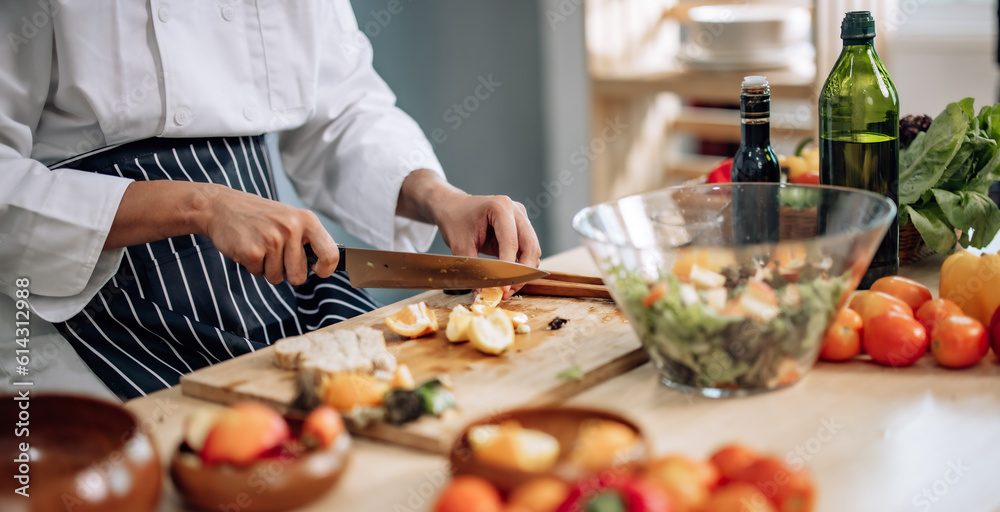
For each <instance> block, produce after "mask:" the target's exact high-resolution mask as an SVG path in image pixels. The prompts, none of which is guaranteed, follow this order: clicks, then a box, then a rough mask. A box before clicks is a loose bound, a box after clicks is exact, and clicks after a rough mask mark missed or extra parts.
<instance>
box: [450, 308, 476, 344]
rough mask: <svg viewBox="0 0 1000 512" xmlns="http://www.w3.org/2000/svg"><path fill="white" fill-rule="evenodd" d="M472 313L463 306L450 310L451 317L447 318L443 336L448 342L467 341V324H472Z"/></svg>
mask: <svg viewBox="0 0 1000 512" xmlns="http://www.w3.org/2000/svg"><path fill="white" fill-rule="evenodd" d="M472 315H473V313H472V312H471V311H469V310H468V309H465V306H462V305H458V306H455V307H454V308H452V310H451V315H449V316H448V327H447V328H445V331H444V333H445V336H446V337H447V338H448V341H450V342H452V343H458V342H462V341H469V324H470V323H471V322H472Z"/></svg>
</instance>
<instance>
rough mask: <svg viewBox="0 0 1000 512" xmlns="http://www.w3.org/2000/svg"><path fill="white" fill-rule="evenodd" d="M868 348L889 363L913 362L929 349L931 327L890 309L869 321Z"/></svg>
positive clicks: (908, 363) (880, 360) (863, 338)
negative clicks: (928, 329) (928, 330)
mask: <svg viewBox="0 0 1000 512" xmlns="http://www.w3.org/2000/svg"><path fill="white" fill-rule="evenodd" d="M862 343H864V347H865V352H867V353H868V355H870V356H872V360H874V361H875V362H877V363H880V364H884V365H886V366H910V365H912V364H913V363H916V362H917V360H918V359H920V357H921V356H923V355H924V354H925V353H927V331H926V330H925V329H924V326H922V325H920V322H918V321H916V319H914V318H913V317H912V316H910V315H906V314H903V313H899V312H898V311H890V312H888V313H883V314H881V315H877V316H874V317H872V318H870V319H869V320H868V321H867V322H865V332H864V336H862Z"/></svg>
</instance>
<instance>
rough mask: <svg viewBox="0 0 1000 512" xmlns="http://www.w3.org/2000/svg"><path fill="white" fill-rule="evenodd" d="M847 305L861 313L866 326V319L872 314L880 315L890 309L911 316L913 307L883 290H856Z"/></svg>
mask: <svg viewBox="0 0 1000 512" xmlns="http://www.w3.org/2000/svg"><path fill="white" fill-rule="evenodd" d="M848 307H850V308H851V309H853V310H854V311H857V312H858V314H859V315H861V320H862V322H864V324H865V327H866V328H867V327H868V320H869V319H871V318H872V317H873V316H878V315H882V314H885V313H888V312H890V311H896V312H898V313H903V314H905V315H907V316H909V317H910V318H913V308H911V307H910V306H909V304H907V303H905V302H903V301H901V300H899V299H897V298H896V297H893V296H892V295H889V294H888V293H884V292H876V291H871V290H865V291H861V292H858V294H857V295H855V296H854V297H852V298H851V302H850V304H849V305H848Z"/></svg>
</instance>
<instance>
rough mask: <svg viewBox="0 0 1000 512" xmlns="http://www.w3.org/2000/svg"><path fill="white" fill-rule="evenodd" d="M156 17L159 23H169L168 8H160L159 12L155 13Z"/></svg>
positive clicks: (165, 6) (167, 6) (164, 6)
mask: <svg viewBox="0 0 1000 512" xmlns="http://www.w3.org/2000/svg"><path fill="white" fill-rule="evenodd" d="M156 15H157V16H158V17H159V18H160V21H162V22H164V23H166V22H168V21H170V6H169V5H163V6H160V8H159V10H157V11H156Z"/></svg>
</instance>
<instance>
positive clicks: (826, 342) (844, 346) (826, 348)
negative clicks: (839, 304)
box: [819, 308, 864, 361]
mask: <svg viewBox="0 0 1000 512" xmlns="http://www.w3.org/2000/svg"><path fill="white" fill-rule="evenodd" d="M863 327H864V323H863V322H862V321H861V315H859V314H858V313H857V311H854V310H853V309H851V308H841V309H840V312H839V313H837V318H835V319H834V320H833V323H832V324H830V327H828V328H827V329H826V334H824V335H823V349H822V350H820V353H819V357H820V359H823V360H824V361H846V360H848V359H851V358H852V357H854V356H856V355H858V354H861V333H862V331H863Z"/></svg>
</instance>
